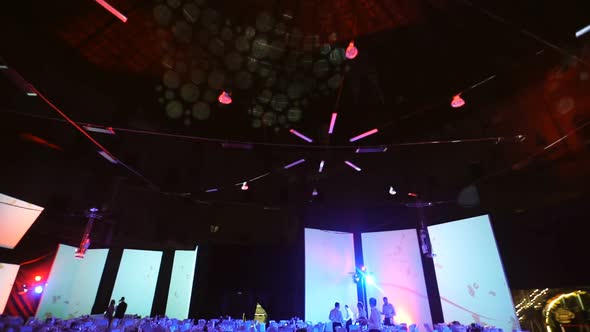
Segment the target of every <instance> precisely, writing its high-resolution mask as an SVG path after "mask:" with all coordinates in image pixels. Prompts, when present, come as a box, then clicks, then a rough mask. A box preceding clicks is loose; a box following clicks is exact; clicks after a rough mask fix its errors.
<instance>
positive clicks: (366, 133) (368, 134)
mask: <svg viewBox="0 0 590 332" xmlns="http://www.w3.org/2000/svg"><path fill="white" fill-rule="evenodd" d="M378 131H379V130H377V128H375V129H371V130H369V131H367V132H365V133H362V134H360V135H358V136H355V137H353V138H351V139H349V140H348V141H349V142H355V141H358V140H360V139H363V138H365V137H367V136H370V135H373V134H375V133H377V132H378Z"/></svg>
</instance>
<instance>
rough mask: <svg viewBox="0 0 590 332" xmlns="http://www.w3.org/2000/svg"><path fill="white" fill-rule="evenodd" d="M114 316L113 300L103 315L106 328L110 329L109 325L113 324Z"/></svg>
mask: <svg viewBox="0 0 590 332" xmlns="http://www.w3.org/2000/svg"><path fill="white" fill-rule="evenodd" d="M114 314H115V300H111V303H110V304H109V306H108V308H107V311H106V312H105V313H104V318H106V319H108V321H109V325H108V328H109V329H110V328H111V324H112V323H113V315H114Z"/></svg>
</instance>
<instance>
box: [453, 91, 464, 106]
mask: <svg viewBox="0 0 590 332" xmlns="http://www.w3.org/2000/svg"><path fill="white" fill-rule="evenodd" d="M463 105H465V100H463V98H461V94H457V95H454V96H453V99H452V100H451V107H452V108H459V107H462V106H463Z"/></svg>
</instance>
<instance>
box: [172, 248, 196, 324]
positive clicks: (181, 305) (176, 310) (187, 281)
mask: <svg viewBox="0 0 590 332" xmlns="http://www.w3.org/2000/svg"><path fill="white" fill-rule="evenodd" d="M198 249H199V248H198V247H197V249H195V250H194V251H185V250H177V251H175V252H174V264H173V265H172V276H171V277H170V288H169V289H168V302H167V303H166V316H168V317H174V318H178V319H186V318H188V311H189V307H190V303H191V294H192V289H193V279H194V276H195V265H196V264H197V250H198Z"/></svg>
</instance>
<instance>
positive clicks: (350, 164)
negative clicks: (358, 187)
mask: <svg viewBox="0 0 590 332" xmlns="http://www.w3.org/2000/svg"><path fill="white" fill-rule="evenodd" d="M344 163H345V164H346V165H348V166H350V167H351V168H352V169H354V170H355V171H357V172H360V171H361V168H360V167H358V166H357V165H355V164H353V163H351V162H350V161H348V160H346V161H344Z"/></svg>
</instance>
